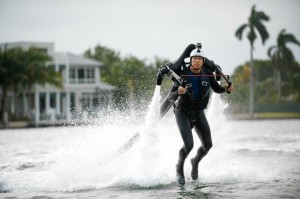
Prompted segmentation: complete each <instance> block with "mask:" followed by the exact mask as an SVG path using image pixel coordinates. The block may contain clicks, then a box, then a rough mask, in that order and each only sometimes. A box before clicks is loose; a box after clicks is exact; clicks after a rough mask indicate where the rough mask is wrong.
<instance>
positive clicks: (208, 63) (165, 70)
mask: <svg viewBox="0 0 300 199" xmlns="http://www.w3.org/2000/svg"><path fill="white" fill-rule="evenodd" d="M196 48H198V49H201V48H202V45H201V43H197V44H196V45H195V44H190V45H188V46H187V47H186V48H185V50H184V51H183V53H182V54H181V55H180V57H179V58H178V59H177V60H175V61H173V62H171V63H167V64H164V65H163V66H162V67H161V69H160V70H159V71H158V73H157V76H156V77H157V79H156V85H161V83H162V81H163V78H164V75H165V74H167V75H169V76H171V77H172V80H173V81H177V82H178V83H179V84H180V85H181V86H183V87H186V86H188V85H187V84H186V81H185V79H184V78H182V77H179V76H178V74H179V72H180V71H181V70H182V67H187V66H188V65H189V64H190V63H189V62H185V59H186V58H189V57H190V54H191V52H192V51H193V50H194V49H196ZM204 67H206V68H208V69H209V70H210V71H212V72H214V73H215V77H216V80H217V81H220V80H221V77H223V78H224V80H225V81H226V82H227V84H228V86H230V85H231V82H230V80H229V76H228V75H224V74H223V73H222V69H221V67H220V66H218V65H216V64H215V63H214V62H213V61H212V60H209V59H207V58H206V57H205V62H204ZM170 93H171V92H170ZM170 93H169V94H168V95H167V97H166V98H165V99H164V100H163V103H162V104H161V105H160V119H161V118H163V117H164V115H165V114H166V113H167V112H168V111H169V109H170V108H171V106H172V105H173V102H171V101H170V100H169V95H170ZM227 93H230V92H229V91H227Z"/></svg>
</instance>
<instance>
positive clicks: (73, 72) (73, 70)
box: [69, 68, 76, 84]
mask: <svg viewBox="0 0 300 199" xmlns="http://www.w3.org/2000/svg"><path fill="white" fill-rule="evenodd" d="M69 77H70V83H71V84H75V83H76V74H75V69H74V68H71V69H70V74H69Z"/></svg>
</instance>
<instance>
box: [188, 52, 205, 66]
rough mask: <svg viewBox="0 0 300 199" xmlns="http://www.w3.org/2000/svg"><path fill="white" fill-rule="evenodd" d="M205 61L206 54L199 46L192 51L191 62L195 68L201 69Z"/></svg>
mask: <svg viewBox="0 0 300 199" xmlns="http://www.w3.org/2000/svg"><path fill="white" fill-rule="evenodd" d="M204 61H205V56H204V54H203V52H202V51H201V50H200V49H199V48H196V49H194V50H193V51H192V52H191V54H190V62H191V66H192V67H193V69H196V70H197V69H199V70H200V69H201V67H202V66H203V64H204Z"/></svg>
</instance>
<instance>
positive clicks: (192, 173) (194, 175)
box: [191, 158, 198, 180]
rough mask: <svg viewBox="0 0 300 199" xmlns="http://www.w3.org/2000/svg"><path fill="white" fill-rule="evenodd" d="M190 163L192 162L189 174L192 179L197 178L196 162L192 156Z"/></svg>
mask: <svg viewBox="0 0 300 199" xmlns="http://www.w3.org/2000/svg"><path fill="white" fill-rule="evenodd" d="M191 164H192V172H191V176H192V179H193V180H197V179H198V164H197V163H196V162H195V161H194V158H192V159H191Z"/></svg>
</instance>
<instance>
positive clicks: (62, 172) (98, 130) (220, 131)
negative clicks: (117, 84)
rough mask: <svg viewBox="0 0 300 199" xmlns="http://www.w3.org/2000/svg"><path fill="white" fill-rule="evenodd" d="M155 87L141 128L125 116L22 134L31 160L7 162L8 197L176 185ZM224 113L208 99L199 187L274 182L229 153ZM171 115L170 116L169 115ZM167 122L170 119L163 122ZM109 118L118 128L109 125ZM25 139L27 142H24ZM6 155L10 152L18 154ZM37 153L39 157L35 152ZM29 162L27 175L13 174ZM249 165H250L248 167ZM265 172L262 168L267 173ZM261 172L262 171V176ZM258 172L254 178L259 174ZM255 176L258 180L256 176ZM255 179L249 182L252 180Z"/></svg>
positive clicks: (174, 135) (171, 140)
mask: <svg viewBox="0 0 300 199" xmlns="http://www.w3.org/2000/svg"><path fill="white" fill-rule="evenodd" d="M159 105H160V87H159V86H156V88H155V91H154V95H153V98H152V101H151V103H150V105H149V107H148V111H147V114H146V116H145V123H143V124H137V125H133V124H132V123H128V124H127V123H126V116H123V117H116V116H115V115H111V117H110V116H108V118H107V120H108V121H109V122H107V123H105V120H104V119H103V123H102V124H101V125H100V126H90V127H66V128H53V129H51V128H47V129H43V132H44V133H41V130H39V129H30V130H28V132H26V139H24V140H25V141H24V140H20V141H19V143H18V147H19V148H22V147H26V146H27V145H32V149H30V150H29V151H30V153H29V154H30V158H28V157H27V156H26V157H25V156H24V157H23V156H20V155H18V156H17V155H16V156H14V155H12V158H11V160H9V158H8V159H7V160H6V161H7V165H11V166H10V167H8V168H7V169H6V170H5V172H4V173H3V174H1V175H0V182H2V183H3V184H4V185H3V186H5V189H8V190H11V191H25V192H26V191H27V192H28V191H29V192H32V191H38V192H39V191H76V190H84V189H101V188H103V187H109V186H118V185H122V186H127V185H128V186H131V185H139V186H146V187H147V186H156V185H158V184H170V183H172V182H174V181H175V179H176V178H175V164H176V162H177V159H178V150H179V149H180V148H181V147H182V145H183V142H182V140H181V137H180V134H179V132H178V129H177V125H176V122H175V118H174V116H173V114H168V115H166V116H165V117H164V118H163V119H162V120H160V121H159ZM225 108H226V104H224V103H223V102H222V101H221V99H220V97H219V95H213V96H212V101H211V104H210V107H209V110H208V111H207V113H206V114H207V118H208V122H209V124H210V127H211V131H212V139H213V144H214V146H213V148H212V149H211V151H210V152H209V154H208V155H207V156H206V157H205V158H204V159H203V160H202V161H201V163H200V165H199V182H222V181H223V182H224V181H225V182H227V181H232V180H241V179H246V180H249V179H250V180H251V179H253V178H255V180H257V179H258V178H263V179H264V178H266V177H274V176H276V173H271V174H270V173H268V175H265V174H263V173H261V168H264V167H261V166H255V165H254V164H251V165H247V164H246V163H247V161H246V160H245V159H243V158H241V157H236V156H234V155H232V153H231V151H230V150H231V149H232V147H231V143H228V142H230V141H232V140H233V139H234V137H233V136H232V135H231V129H230V125H229V124H228V122H227V121H226V118H225V117H224V115H223V114H222V112H223V110H224V109H225ZM169 112H171V110H170V111H169ZM168 117H169V118H168ZM111 118H118V119H121V120H123V122H121V123H120V122H119V123H113V122H112V120H111ZM137 131H138V132H139V134H140V139H139V140H138V142H137V143H136V144H135V145H133V147H132V148H131V149H129V150H128V151H126V152H125V153H124V154H121V155H120V156H118V157H116V158H114V159H110V161H108V162H107V163H105V164H100V163H101V162H103V160H106V159H107V157H110V155H111V154H112V153H113V152H114V151H116V150H117V149H118V148H119V146H122V145H123V144H124V142H126V141H127V140H128V139H129V138H130V137H132V136H133V135H135V134H136V133H137ZM22 135H23V134H22ZM193 135H194V142H195V144H194V149H193V150H192V151H191V153H190V155H189V157H188V160H189V159H190V158H191V157H192V156H194V155H195V153H196V150H197V148H198V147H199V146H200V141H199V139H198V137H197V136H196V134H195V133H194V134H193ZM29 138H30V139H29ZM7 147H8V149H10V148H9V147H12V146H7ZM19 148H17V149H14V148H12V149H10V150H11V151H14V150H16V151H18V150H19ZM39 150H40V151H39ZM29 159H30V161H31V163H30V164H33V165H36V166H34V167H32V168H30V169H24V170H19V169H15V168H16V167H17V166H14V165H16V164H24V162H26V161H28V160H29ZM188 160H187V161H186V162H187V163H186V166H185V176H186V178H187V182H189V181H191V178H190V171H191V166H190V164H189V161H188ZM253 163H254V162H253ZM266 168H267V167H266ZM263 171H265V170H263ZM258 172H259V173H258ZM257 173H258V174H257ZM253 176H254V177H253Z"/></svg>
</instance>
